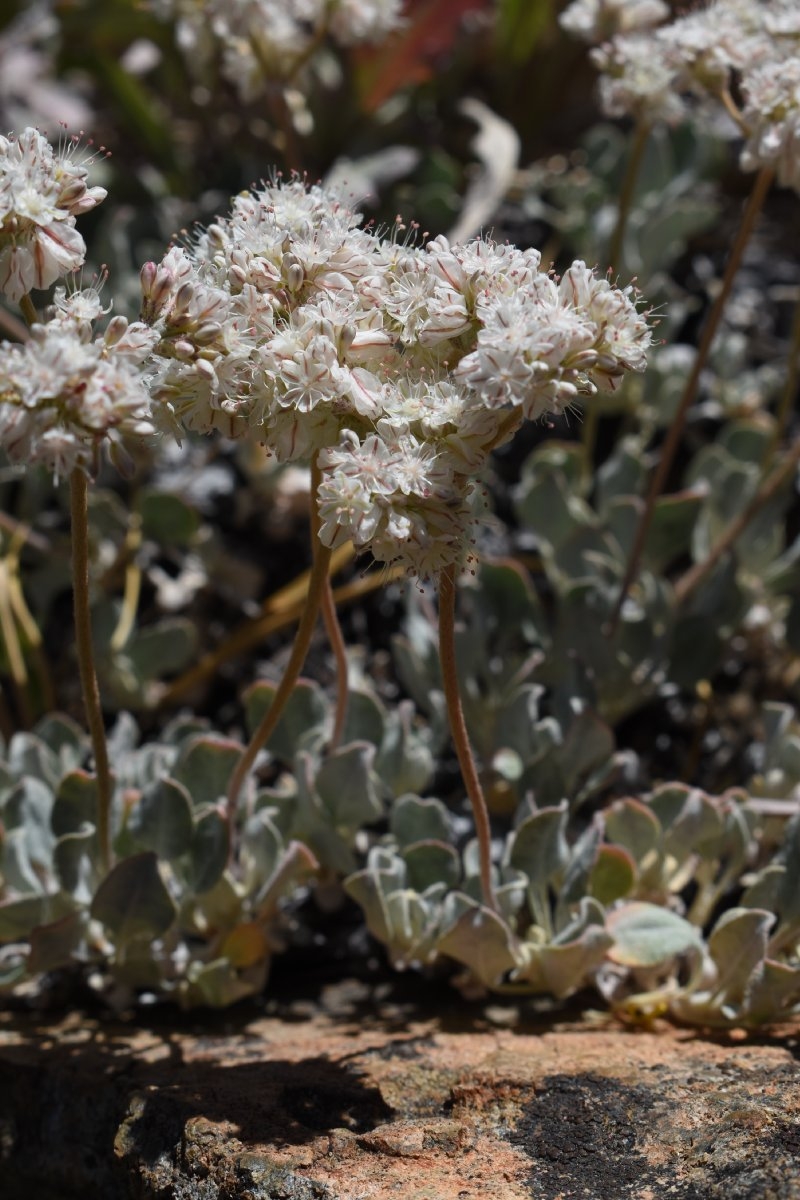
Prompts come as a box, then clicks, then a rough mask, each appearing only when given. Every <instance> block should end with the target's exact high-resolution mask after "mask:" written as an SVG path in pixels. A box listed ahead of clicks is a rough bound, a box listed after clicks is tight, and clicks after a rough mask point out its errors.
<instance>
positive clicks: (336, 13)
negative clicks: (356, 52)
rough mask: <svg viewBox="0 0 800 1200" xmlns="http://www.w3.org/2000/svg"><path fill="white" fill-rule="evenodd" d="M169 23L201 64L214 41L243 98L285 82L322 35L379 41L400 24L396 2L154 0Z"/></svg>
mask: <svg viewBox="0 0 800 1200" xmlns="http://www.w3.org/2000/svg"><path fill="white" fill-rule="evenodd" d="M154 5H155V9H156V12H157V14H158V15H159V16H160V17H162V18H165V19H168V18H172V19H174V20H175V21H176V34H177V41H178V45H179V46H180V47H181V49H182V50H183V51H184V53H185V54H186V55H187V57H188V58H189V61H190V62H191V63H192V65H193V66H195V67H196V68H197V67H200V68H206V67H207V66H208V64H209V63H210V62H211V60H212V58H213V53H214V49H215V46H216V47H219V48H220V49H221V53H222V64H223V71H224V73H225V75H226V77H227V78H228V79H229V80H230V82H231V83H232V84H233V85H234V86H235V87H236V88H237V89H238V91H239V95H240V96H241V97H242V99H243V100H246V101H249V100H253V99H255V98H256V97H257V96H258V95H259V94H261V93H263V91H264V90H265V89H266V88H267V87H268V86H269V85H270V84H273V83H274V82H275V81H276V80H289V79H291V78H292V77H293V76H294V75H296V73H297V71H298V69H299V68H300V67H302V66H303V65H304V64H305V61H306V59H307V58H308V56H309V54H310V53H311V52H313V50H314V49H315V47H316V46H317V45H318V44H319V43H321V42H322V41H323V40H324V39H325V37H326V36H328V37H330V39H331V40H332V41H334V42H335V43H337V44H339V45H341V46H355V45H358V44H361V43H364V42H379V41H382V40H383V39H384V38H385V37H387V36H388V35H389V34H390V33H391V32H392V31H393V30H395V29H397V28H399V27H400V24H401V21H402V17H401V10H402V7H403V5H402V0H154Z"/></svg>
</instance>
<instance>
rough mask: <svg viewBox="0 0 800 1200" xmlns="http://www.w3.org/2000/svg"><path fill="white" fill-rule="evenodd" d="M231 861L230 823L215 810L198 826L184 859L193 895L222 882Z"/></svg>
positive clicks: (200, 820) (210, 811) (199, 822)
mask: <svg viewBox="0 0 800 1200" xmlns="http://www.w3.org/2000/svg"><path fill="white" fill-rule="evenodd" d="M227 861H228V824H227V821H225V819H224V817H222V816H221V815H220V813H219V812H218V811H217V810H216V809H215V808H211V809H209V810H208V812H206V813H204V814H203V815H202V816H201V817H200V819H199V820H198V822H197V824H196V825H195V827H194V833H193V834H192V845H191V849H190V851H189V854H188V856H187V857H186V858H184V859H183V860H182V862H183V864H184V866H185V871H186V882H187V886H188V887H190V888H191V890H192V891H193V892H198V893H201V892H208V891H210V890H211V888H212V887H214V885H215V884H216V883H217V882H218V880H219V878H220V876H221V875H222V872H223V871H224V870H225V866H226V864H227Z"/></svg>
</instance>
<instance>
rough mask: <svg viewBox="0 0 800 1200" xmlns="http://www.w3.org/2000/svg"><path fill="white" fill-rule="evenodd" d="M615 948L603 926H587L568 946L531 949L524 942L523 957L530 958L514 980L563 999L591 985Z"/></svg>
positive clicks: (517, 972) (532, 947) (516, 972)
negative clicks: (610, 950) (592, 978)
mask: <svg viewBox="0 0 800 1200" xmlns="http://www.w3.org/2000/svg"><path fill="white" fill-rule="evenodd" d="M612 944H613V939H612V938H611V936H610V935H609V934H608V933H607V932H606V931H605V929H604V928H603V926H602V925H590V926H588V928H586V929H584V931H583V932H582V933H581V934H580V936H579V937H578V938H577V939H576V940H575V941H572V942H568V943H567V944H565V945H561V944H559V945H553V944H551V945H549V946H530V945H528V944H526V943H524V942H523V944H522V953H523V954H524V955H526V956H527V955H529V957H528V961H527V962H526V963H525V965H524V966H523V967H520V968H519V970H517V971H515V972H514V979H515V980H520V981H523V980H524V981H525V982H527V983H529V984H530V985H531V989H532V990H533V991H537V992H548V993H550V995H552V996H556V997H557V998H558V999H563V998H564V997H565V996H569V995H571V993H573V992H575V991H577V990H578V989H579V988H581V987H583V986H584V985H585V984H586V983H587V982H589V980H590V979H591V977H592V975H593V973H594V972H595V971H596V970H597V969H598V967H599V966H600V965H601V963H602V962H603V960H604V958H605V956H606V951H607V950H608V948H609V946H611V945H612Z"/></svg>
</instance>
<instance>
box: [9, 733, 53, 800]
mask: <svg viewBox="0 0 800 1200" xmlns="http://www.w3.org/2000/svg"><path fill="white" fill-rule="evenodd" d="M8 767H9V770H10V771H11V774H12V775H13V776H14V777H15V778H16V779H22V778H23V777H24V776H29V777H30V778H32V779H36V780H39V781H41V782H42V783H45V784H47V786H48V787H50V788H55V787H56V786H57V784H58V781H59V778H60V777H61V764H60V762H59V758H58V755H57V754H56V753H55V751H54V750H51V749H50V747H49V746H46V745H45V743H44V742H43V741H42V739H41V738H38V737H36V736H35V735H34V734H32V733H15V734H14V736H13V737H12V739H11V742H10V743H9V747H8Z"/></svg>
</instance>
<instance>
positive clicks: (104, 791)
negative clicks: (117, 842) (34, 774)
mask: <svg viewBox="0 0 800 1200" xmlns="http://www.w3.org/2000/svg"><path fill="white" fill-rule="evenodd" d="M69 484H70V518H71V523H72V594H73V604H74V608H75V646H76V649H77V652H78V669H79V671H80V678H81V691H82V692H83V704H84V709H85V712H86V722H87V724H88V726H89V734H90V737H91V739H92V753H93V754H94V769H95V774H96V776H97V840H98V843H99V846H100V863H101V868H102V870H103V872H106V871H108V870H109V868H110V866H111V796H112V782H111V770H110V767H109V763H108V746H107V744H106V731H105V724H104V722H103V710H102V708H101V705H100V689H99V687H98V684H97V671H96V670H95V663H94V651H93V649H92V618H91V607H90V604H89V515H88V497H89V485H88V482H87V479H86V475H85V473H84V472H83V471H82V470H81V468H80V467H75V468H74V470H73V471H72V474H71V475H70V479H69Z"/></svg>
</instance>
